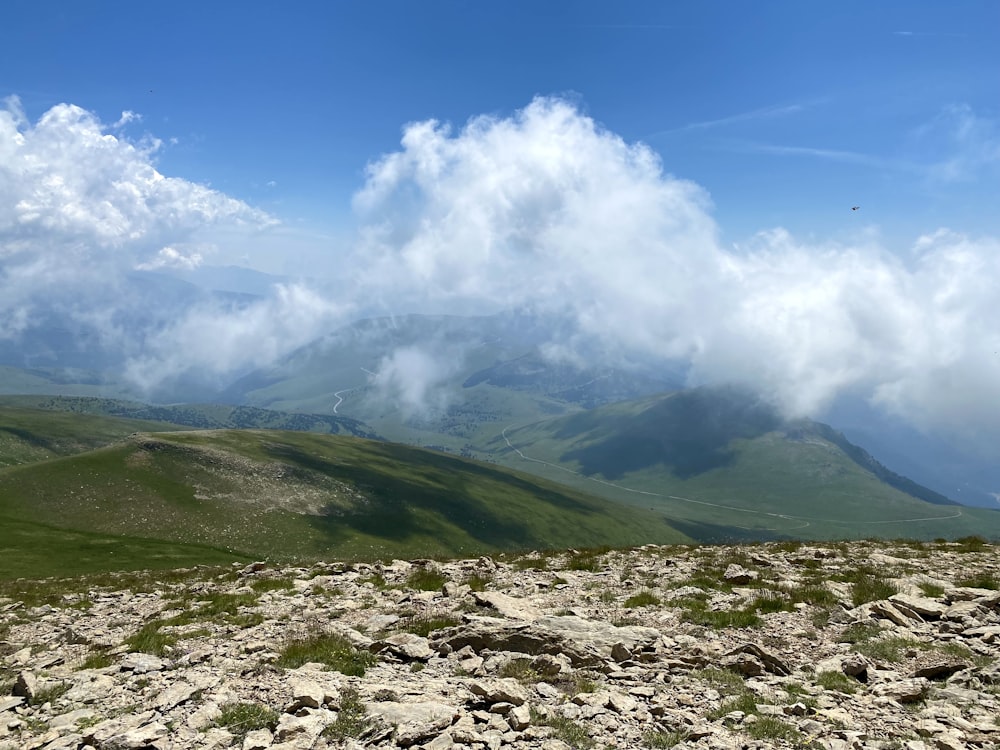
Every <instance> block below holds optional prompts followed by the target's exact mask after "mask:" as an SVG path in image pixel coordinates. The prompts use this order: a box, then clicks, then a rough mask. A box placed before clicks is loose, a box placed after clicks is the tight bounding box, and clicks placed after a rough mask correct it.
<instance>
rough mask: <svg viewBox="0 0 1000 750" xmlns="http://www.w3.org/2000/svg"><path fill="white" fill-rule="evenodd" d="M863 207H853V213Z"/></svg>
mask: <svg viewBox="0 0 1000 750" xmlns="http://www.w3.org/2000/svg"><path fill="white" fill-rule="evenodd" d="M859 208H861V206H851V210H852V211H857V210H858V209H859Z"/></svg>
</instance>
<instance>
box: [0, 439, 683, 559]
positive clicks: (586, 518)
mask: <svg viewBox="0 0 1000 750" xmlns="http://www.w3.org/2000/svg"><path fill="white" fill-rule="evenodd" d="M137 508H141V511H140V512H136V509H137ZM678 536H679V535H678V534H677V533H676V532H675V531H674V530H672V529H671V528H670V527H669V526H668V525H667V524H666V523H665V522H664V520H663V519H662V518H661V517H659V516H657V515H656V514H654V513H652V512H649V511H648V510H647V511H641V510H635V509H627V508H625V509H623V508H621V507H620V506H618V505H616V504H614V503H610V502H608V501H606V500H602V499H600V498H597V497H595V496H593V495H587V494H584V493H582V492H579V491H577V490H573V489H569V488H566V487H564V486H561V485H558V484H555V483H552V482H548V481H545V480H541V479H539V478H537V477H533V476H530V475H526V474H518V473H515V472H511V471H509V470H507V469H503V468H500V467H498V466H496V465H492V464H485V463H476V462H472V461H467V460H463V459H460V458H456V457H453V456H448V455H445V454H442V453H437V452H433V451H424V450H420V449H417V448H411V447H408V446H403V445H393V444H388V443H380V442H375V441H371V440H364V439H360V438H353V437H344V436H338V435H319V434H311V433H301V432H280V431H261V430H222V431H213V432H199V431H180V432H170V433H159V434H155V435H148V436H138V437H133V438H130V439H129V440H126V441H124V442H119V443H115V444H113V445H109V446H107V447H102V448H97V449H94V450H88V451H86V452H83V453H78V454H74V455H70V456H65V457H60V458H53V459H50V460H46V461H44V462H36V463H30V464H24V465H20V466H12V467H8V468H6V469H0V548H2V549H4V550H5V552H6V554H4V555H2V556H0V577H8V578H9V577H19V576H24V577H32V578H42V577H47V576H53V575H73V574H79V573H86V572H89V571H101V570H122V569H141V568H168V567H181V566H191V565H194V564H219V563H222V562H225V561H233V560H236V561H248V560H250V559H262V558H265V559H273V560H276V561H296V560H302V561H308V560H314V559H319V558H329V557H331V556H335V557H339V558H341V559H351V560H374V559H386V558H402V559H414V558H419V557H453V556H467V555H476V554H492V553H496V552H500V551H503V550H527V549H551V548H563V549H565V548H569V547H578V548H592V547H594V546H595V545H597V544H603V543H611V544H614V545H616V546H619V547H624V546H630V545H633V544H641V543H645V542H665V541H672V540H677V539H678Z"/></svg>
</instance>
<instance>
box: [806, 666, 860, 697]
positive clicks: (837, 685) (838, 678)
mask: <svg viewBox="0 0 1000 750" xmlns="http://www.w3.org/2000/svg"><path fill="white" fill-rule="evenodd" d="M816 684H817V685H819V686H820V687H821V688H823V689H824V690H836V691H838V692H840V693H848V694H852V693H855V692H857V690H858V682H857V680H852V679H851V678H850V677H848V676H847V675H846V674H844V673H843V672H834V671H829V672H820V673H819V674H817V675H816Z"/></svg>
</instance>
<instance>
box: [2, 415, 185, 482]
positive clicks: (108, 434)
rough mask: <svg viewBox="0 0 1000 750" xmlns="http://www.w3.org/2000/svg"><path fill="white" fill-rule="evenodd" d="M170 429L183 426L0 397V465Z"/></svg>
mask: <svg viewBox="0 0 1000 750" xmlns="http://www.w3.org/2000/svg"><path fill="white" fill-rule="evenodd" d="M26 400H27V399H26ZM170 429H185V428H183V427H180V426H178V425H172V424H169V423H165V422H154V421H151V420H141V419H124V418H119V417H108V416H102V415H98V414H73V413H69V412H64V411H51V410H45V409H34V408H19V407H16V406H9V405H6V404H5V403H4V402H2V401H0V467H4V466H14V465H17V464H24V463H31V462H32V461H42V460H45V459H49V458H55V457H57V456H69V455H73V454H75V453H81V452H84V451H88V450H92V449H94V448H99V447H101V446H105V445H108V444H110V443H112V442H115V441H117V440H121V439H122V438H124V437H126V436H127V435H129V434H131V433H133V432H142V431H149V430H160V431H164V430H170Z"/></svg>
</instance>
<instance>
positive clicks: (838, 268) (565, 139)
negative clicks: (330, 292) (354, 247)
mask: <svg viewBox="0 0 1000 750" xmlns="http://www.w3.org/2000/svg"><path fill="white" fill-rule="evenodd" d="M979 140H980V141H981V140H982V139H979ZM830 156H831V158H835V157H838V156H839V154H835V155H830ZM355 205H356V208H357V210H358V212H359V213H360V215H361V216H362V217H363V219H365V220H366V225H365V227H364V230H363V233H362V242H361V245H360V248H359V251H358V254H357V256H356V258H355V262H354V265H355V266H356V267H357V268H359V269H361V271H360V274H359V279H358V286H359V288H361V289H364V290H366V292H365V293H366V295H367V296H369V297H371V298H381V299H384V300H387V301H392V302H393V303H395V304H397V305H398V304H400V303H402V305H403V307H404V308H405V307H415V306H420V305H422V304H423V305H430V304H434V303H435V302H440V300H441V299H446V300H451V301H452V302H453V303H456V304H457V303H459V302H461V301H464V300H468V299H477V300H480V301H485V302H489V303H492V304H493V305H495V306H497V307H500V306H528V307H530V308H532V309H535V310H539V311H542V312H562V313H566V314H568V315H570V316H572V318H573V319H574V321H575V325H576V330H577V335H578V336H579V337H581V339H588V340H590V341H591V342H592V341H593V340H595V339H596V340H598V341H600V342H602V344H603V346H604V348H605V350H606V351H608V352H610V353H612V354H623V353H628V354H630V355H633V356H635V355H640V356H645V357H651V358H661V359H668V358H673V357H684V358H687V359H689V360H690V362H691V363H692V379H693V381H695V382H720V381H727V380H733V379H737V380H742V381H744V382H747V383H750V384H752V385H755V386H757V387H758V388H760V389H762V390H763V391H764V392H766V393H768V394H770V395H771V396H772V397H773V398H775V399H776V400H777V401H778V402H780V403H781V404H782V405H783V406H784V407H785V408H786V409H787V410H788V411H789V412H791V413H796V414H817V413H819V412H821V411H822V410H823V409H824V408H825V407H826V406H827V405H828V404H829V403H830V402H831V400H832V399H833V398H835V397H836V396H837V395H838V394H841V393H845V392H849V393H852V394H856V395H862V396H864V397H867V398H869V399H871V400H873V401H875V402H876V403H878V404H880V405H881V406H883V407H884V408H885V409H887V410H891V411H893V412H896V413H899V414H901V415H903V416H905V417H907V418H908V419H910V420H911V421H913V422H916V423H918V424H922V425H926V426H937V427H946V428H949V429H952V430H964V429H969V430H973V429H985V430H991V431H992V432H993V433H994V434H996V432H997V430H998V429H1000V355H997V354H995V352H997V351H1000V338H998V337H1000V333H998V332H1000V307H998V306H997V305H996V300H997V299H1000V266H998V263H1000V260H998V259H1000V247H998V243H997V242H996V241H995V240H990V239H985V240H972V239H969V238H965V237H961V236H958V235H953V234H949V233H947V232H942V233H940V234H938V235H935V236H933V237H927V238H923V239H921V240H920V241H919V242H918V243H917V248H916V249H915V253H914V255H913V257H912V258H907V259H900V258H897V257H894V256H893V255H891V254H890V253H888V252H886V251H885V250H884V249H882V248H880V247H879V246H878V245H877V244H876V243H875V242H874V241H872V240H866V241H864V242H862V243H858V244H856V245H854V246H844V245H832V244H831V245H826V246H822V245H821V246H816V245H806V244H803V243H800V242H798V241H796V240H795V238H793V237H791V236H789V235H788V234H787V233H786V232H784V231H781V230H775V231H771V232H765V233H762V234H761V235H760V236H759V237H758V239H757V241H756V243H755V245H754V246H753V247H751V248H749V249H746V250H742V251H731V250H727V249H724V248H722V247H721V246H720V245H719V243H718V241H717V238H716V226H715V224H714V222H713V220H712V218H711V217H710V215H709V208H710V205H709V201H708V198H707V195H706V194H705V192H704V191H703V190H702V189H701V188H699V187H698V186H697V185H695V184H693V183H690V182H687V181H683V180H679V179H676V178H674V177H672V176H670V175H668V174H666V173H664V171H663V169H662V167H661V164H660V161H659V159H658V158H657V156H656V155H655V154H654V153H653V152H651V151H650V150H649V149H647V148H646V147H644V146H643V145H641V144H627V143H625V142H624V141H622V140H621V139H620V138H619V137H618V136H616V135H615V134H613V133H610V132H608V131H606V130H604V129H602V128H601V127H600V126H599V125H597V124H596V123H594V122H593V121H592V120H591V119H589V118H587V117H585V116H583V115H581V114H580V113H579V112H578V111H577V110H576V109H575V108H574V107H573V106H571V105H570V104H567V103H566V102H563V101H560V100H552V99H537V100H535V101H534V102H533V103H532V104H531V105H529V106H528V107H527V108H526V109H524V110H523V111H521V112H518V113H516V114H515V115H514V116H513V117H509V118H493V117H481V118H476V119H474V120H472V121H471V122H470V123H468V124H467V125H466V126H465V127H464V128H462V129H461V130H458V131H454V132H453V131H452V130H451V129H450V128H448V127H447V126H444V125H441V124H440V123H437V122H434V121H430V122H423V123H414V124H411V125H409V126H407V128H406V130H405V132H404V136H403V139H402V148H401V150H400V151H398V152H396V153H393V154H389V155H386V156H384V157H382V158H381V159H379V160H378V161H377V162H375V163H373V164H372V165H370V167H369V170H368V179H367V182H366V184H365V186H364V188H363V189H362V190H361V191H359V193H358V194H357V196H356V199H355ZM396 309H398V307H397V308H396ZM554 343H555V344H557V345H558V346H556V347H552V348H553V350H555V349H558V350H559V351H560V352H561V356H564V357H566V356H571V352H570V351H569V350H571V349H572V347H573V344H574V342H573V341H572V340H569V341H560V342H554Z"/></svg>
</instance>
